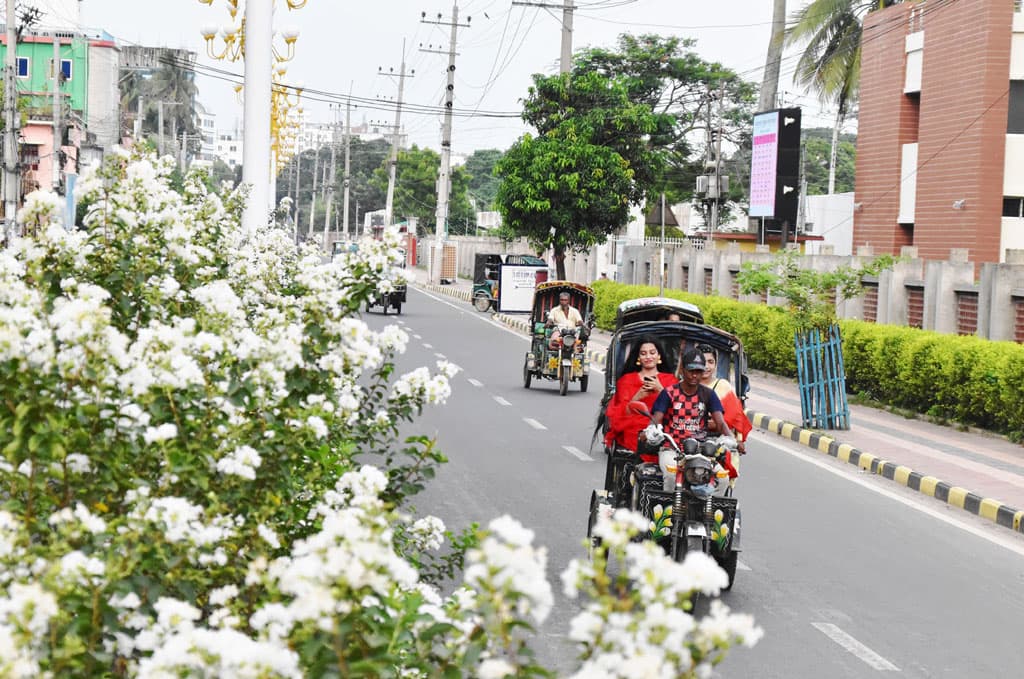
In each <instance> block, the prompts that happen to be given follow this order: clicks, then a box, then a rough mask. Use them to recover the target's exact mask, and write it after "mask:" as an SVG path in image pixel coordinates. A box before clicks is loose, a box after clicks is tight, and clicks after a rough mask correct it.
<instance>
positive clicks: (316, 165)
mask: <svg viewBox="0 0 1024 679" xmlns="http://www.w3.org/2000/svg"><path fill="white" fill-rule="evenodd" d="M318 174H320V148H319V147H317V149H316V156H315V159H314V160H313V190H312V191H310V193H309V232H308V233H307V234H306V237H307V238H312V237H313V215H314V214H315V213H316V176H317V175H318Z"/></svg>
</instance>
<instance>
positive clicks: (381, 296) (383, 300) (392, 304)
mask: <svg viewBox="0 0 1024 679" xmlns="http://www.w3.org/2000/svg"><path fill="white" fill-rule="evenodd" d="M399 252H400V253H401V256H402V263H401V265H400V266H401V267H402V268H403V269H404V268H405V250H399ZM406 293H407V288H406V284H405V283H399V284H397V285H395V286H394V287H393V289H391V290H389V291H387V292H382V291H378V292H377V294H376V295H374V296H373V297H371V298H370V299H368V300H366V311H367V313H369V311H370V309H372V308H373V307H377V306H379V307H381V310H382V311H383V313H384V315H385V316H387V315H388V310H389V309H393V310H394V312H395V313H396V314H398V315H401V314H402V305H403V304H405V300H406Z"/></svg>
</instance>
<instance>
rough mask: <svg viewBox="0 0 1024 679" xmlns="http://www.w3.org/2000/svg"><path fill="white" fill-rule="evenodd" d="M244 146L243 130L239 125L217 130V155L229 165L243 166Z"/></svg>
mask: <svg viewBox="0 0 1024 679" xmlns="http://www.w3.org/2000/svg"><path fill="white" fill-rule="evenodd" d="M242 147H243V145H242V131H241V130H239V129H238V128H237V127H235V128H234V129H232V130H220V131H219V132H217V141H216V156H217V157H218V158H220V159H221V160H223V161H224V162H225V163H227V164H228V165H229V166H231V167H239V166H241V164H242Z"/></svg>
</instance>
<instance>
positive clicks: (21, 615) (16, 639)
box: [0, 582, 59, 677]
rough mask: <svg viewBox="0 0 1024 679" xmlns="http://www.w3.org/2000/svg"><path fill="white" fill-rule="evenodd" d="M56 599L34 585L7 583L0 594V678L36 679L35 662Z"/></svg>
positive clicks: (40, 652)
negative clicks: (24, 678)
mask: <svg viewBox="0 0 1024 679" xmlns="http://www.w3.org/2000/svg"><path fill="white" fill-rule="evenodd" d="M58 612H59V609H58V606H57V599H56V598H55V597H54V596H53V595H52V594H50V593H49V592H47V591H45V590H44V589H43V588H42V587H41V586H39V585H38V584H34V583H30V584H20V583H17V582H15V583H11V584H10V585H9V586H8V587H7V588H6V589H5V590H4V591H3V592H0V676H4V677H37V676H40V671H39V661H40V660H41V659H42V657H41V656H42V647H43V644H44V643H45V642H46V637H47V632H48V631H49V624H50V620H51V618H53V617H54V616H56V615H57V613H58Z"/></svg>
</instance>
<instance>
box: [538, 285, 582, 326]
mask: <svg viewBox="0 0 1024 679" xmlns="http://www.w3.org/2000/svg"><path fill="white" fill-rule="evenodd" d="M563 292H567V293H569V305H570V306H573V307H576V310H577V311H579V312H580V316H582V317H583V320H584V321H585V320H587V316H588V315H589V314H590V313H591V312H592V311H593V310H594V291H593V290H592V289H591V288H588V287H587V286H585V285H581V284H579V283H571V282H569V281H547V282H544V283H538V284H537V288H536V289H535V290H534V292H533V312H532V313H531V314H530V322H531V325H532V324H536V323H543V322H545V321H546V320H547V318H548V312H549V311H551V310H552V309H554V308H555V307H556V306H558V298H559V296H560V295H561V294H562V293H563Z"/></svg>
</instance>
